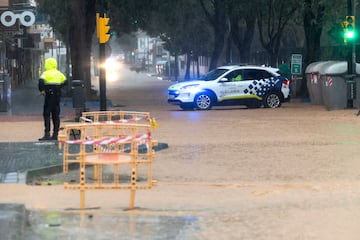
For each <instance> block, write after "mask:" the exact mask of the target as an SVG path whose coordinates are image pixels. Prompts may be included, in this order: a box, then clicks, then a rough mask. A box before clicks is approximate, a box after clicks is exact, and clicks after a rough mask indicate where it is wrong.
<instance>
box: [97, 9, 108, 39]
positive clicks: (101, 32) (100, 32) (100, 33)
mask: <svg viewBox="0 0 360 240" xmlns="http://www.w3.org/2000/svg"><path fill="white" fill-rule="evenodd" d="M109 21H110V18H108V17H106V15H104V17H100V16H99V13H96V29H97V37H98V38H99V43H106V42H107V41H109V39H110V32H109V30H110V26H108V24H109Z"/></svg>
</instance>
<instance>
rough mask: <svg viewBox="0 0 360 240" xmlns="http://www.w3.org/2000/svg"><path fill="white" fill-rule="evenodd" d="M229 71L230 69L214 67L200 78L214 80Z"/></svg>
mask: <svg viewBox="0 0 360 240" xmlns="http://www.w3.org/2000/svg"><path fill="white" fill-rule="evenodd" d="M227 71H228V69H223V68H217V69H214V70H212V71H210V72H208V73H207V74H205V75H203V76H201V77H200V78H199V80H203V81H212V80H215V79H217V78H218V77H220V76H221V75H223V74H224V73H225V72H227Z"/></svg>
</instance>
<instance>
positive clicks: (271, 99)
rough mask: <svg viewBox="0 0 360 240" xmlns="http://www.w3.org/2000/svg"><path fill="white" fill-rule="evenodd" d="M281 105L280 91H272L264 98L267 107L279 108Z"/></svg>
mask: <svg viewBox="0 0 360 240" xmlns="http://www.w3.org/2000/svg"><path fill="white" fill-rule="evenodd" d="M280 106H281V98H280V96H279V94H278V93H275V92H271V93H269V94H267V95H266V96H265V98H264V107H265V108H278V107H280Z"/></svg>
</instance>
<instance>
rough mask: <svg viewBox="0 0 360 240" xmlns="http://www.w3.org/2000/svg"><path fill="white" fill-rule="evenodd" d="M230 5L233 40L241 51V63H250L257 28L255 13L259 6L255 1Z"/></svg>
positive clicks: (236, 0) (236, 2)
mask: <svg viewBox="0 0 360 240" xmlns="http://www.w3.org/2000/svg"><path fill="white" fill-rule="evenodd" d="M229 4H230V7H229V17H230V23H231V39H232V41H233V42H234V44H235V45H236V47H237V49H238V50H239V62H240V63H249V62H250V52H251V43H252V41H253V38H254V31H255V26H256V14H254V12H256V9H257V7H258V6H257V4H256V2H254V1H238V0H232V1H230V2H229ZM228 47H229V46H228Z"/></svg>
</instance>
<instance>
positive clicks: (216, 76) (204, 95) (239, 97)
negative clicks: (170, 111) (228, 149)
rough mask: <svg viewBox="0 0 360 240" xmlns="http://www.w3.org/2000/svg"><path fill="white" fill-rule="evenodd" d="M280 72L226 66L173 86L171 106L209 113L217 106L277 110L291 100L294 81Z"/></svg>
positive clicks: (255, 67)
mask: <svg viewBox="0 0 360 240" xmlns="http://www.w3.org/2000/svg"><path fill="white" fill-rule="evenodd" d="M278 71H279V69H277V68H271V67H260V66H238V65H236V66H223V67H219V68H216V69H214V70H212V71H210V72H209V73H207V74H206V75H204V76H203V77H201V78H200V79H199V80H196V81H186V82H180V83H177V84H174V85H171V86H170V87H169V89H168V103H170V104H174V105H179V106H180V108H182V109H184V110H192V109H199V110H209V109H211V107H212V106H214V105H246V106H247V107H248V108H254V107H260V106H261V105H263V106H264V107H266V108H277V107H280V106H281V103H282V102H285V101H289V100H290V88H289V87H290V81H289V80H288V79H287V78H285V77H283V76H281V75H280V74H279V73H278Z"/></svg>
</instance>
